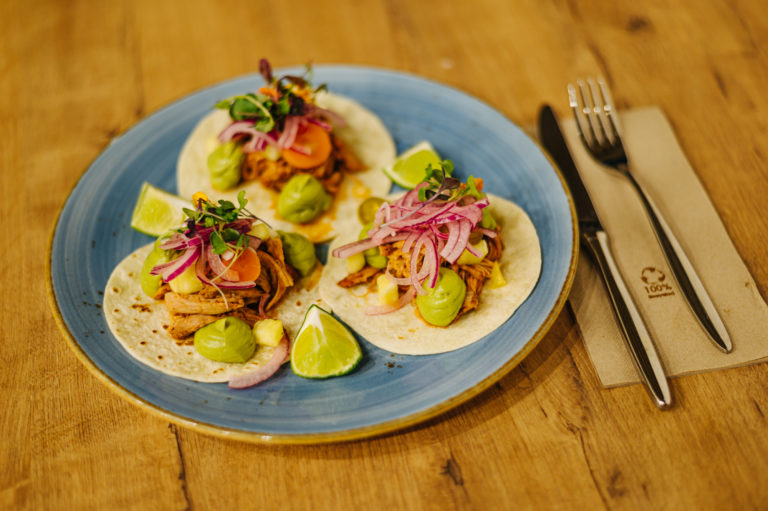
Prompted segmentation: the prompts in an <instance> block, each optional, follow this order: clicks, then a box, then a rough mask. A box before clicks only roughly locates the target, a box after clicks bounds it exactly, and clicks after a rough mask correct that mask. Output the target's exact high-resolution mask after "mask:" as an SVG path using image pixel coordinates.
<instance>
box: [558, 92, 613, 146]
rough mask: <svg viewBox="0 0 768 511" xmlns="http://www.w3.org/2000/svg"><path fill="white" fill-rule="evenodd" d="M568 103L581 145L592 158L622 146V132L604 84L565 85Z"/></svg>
mask: <svg viewBox="0 0 768 511" xmlns="http://www.w3.org/2000/svg"><path fill="white" fill-rule="evenodd" d="M568 99H569V103H570V105H571V109H572V110H573V116H574V118H575V119H576V125H577V126H578V128H579V133H580V134H581V137H582V139H583V140H584V144H586V146H587V148H588V149H589V150H590V151H591V152H592V153H593V154H595V155H597V154H599V153H602V152H605V151H606V150H608V149H611V148H614V149H615V148H617V146H621V128H620V127H619V120H618V118H617V116H616V113H615V110H614V107H613V98H611V93H610V91H609V90H608V86H607V85H606V84H605V80H603V79H602V78H598V79H597V80H595V79H594V78H587V80H586V81H585V80H581V79H579V80H577V81H576V86H574V85H573V84H570V83H569V84H568Z"/></svg>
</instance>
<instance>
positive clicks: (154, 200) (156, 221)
mask: <svg viewBox="0 0 768 511" xmlns="http://www.w3.org/2000/svg"><path fill="white" fill-rule="evenodd" d="M181 208H190V209H191V208H192V202H191V201H186V200H184V199H182V198H181V197H177V196H176V195H173V194H171V193H168V192H166V191H165V190H161V189H160V188H156V187H154V186H152V185H151V184H149V183H146V182H145V183H144V184H143V185H142V186H141V192H140V193H139V198H138V200H137V201H136V206H134V208H133V216H132V217H131V227H133V228H134V229H136V230H137V231H139V232H143V233H144V234H149V235H150V236H160V235H161V234H164V233H166V232H167V231H168V230H169V229H175V228H176V227H179V226H181V223H182V222H183V221H184V212H183V211H182V210H181Z"/></svg>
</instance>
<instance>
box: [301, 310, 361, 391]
mask: <svg viewBox="0 0 768 511" xmlns="http://www.w3.org/2000/svg"><path fill="white" fill-rule="evenodd" d="M362 358H363V352H362V351H361V350H360V345H359V344H357V341H356V340H355V336H354V335H352V332H350V331H349V330H348V329H347V327H345V326H344V325H342V324H341V322H339V320H337V319H336V318H334V317H333V316H331V315H330V314H329V313H328V312H326V311H324V310H323V309H321V308H320V307H318V306H317V305H314V304H312V306H310V308H309V310H307V313H306V315H305V316H304V322H303V323H302V324H301V327H300V328H299V332H298V333H297V334H296V339H295V340H294V342H293V347H292V348H291V369H293V372H294V373H295V374H297V375H299V376H302V377H304V378H330V377H332V376H342V375H344V374H347V373H349V372H350V371H352V370H353V369H354V368H355V367H356V366H357V364H358V363H359V362H360V360H361V359H362Z"/></svg>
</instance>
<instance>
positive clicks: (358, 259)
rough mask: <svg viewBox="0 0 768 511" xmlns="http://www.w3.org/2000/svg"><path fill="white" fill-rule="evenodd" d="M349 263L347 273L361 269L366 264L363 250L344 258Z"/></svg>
mask: <svg viewBox="0 0 768 511" xmlns="http://www.w3.org/2000/svg"><path fill="white" fill-rule="evenodd" d="M344 262H345V263H347V273H355V272H356V271H360V270H362V269H363V266H365V256H364V255H363V253H362V252H358V253H357V254H354V255H351V256H349V257H347V258H346V259H345V260H344Z"/></svg>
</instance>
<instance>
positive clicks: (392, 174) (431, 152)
mask: <svg viewBox="0 0 768 511" xmlns="http://www.w3.org/2000/svg"><path fill="white" fill-rule="evenodd" d="M419 153H425V154H423V155H419ZM412 157H414V158H416V160H414V161H411V162H409V161H408V160H409V159H411V158H412ZM419 162H421V163H420V164H419ZM427 162H428V163H433V164H435V165H437V164H439V163H440V156H439V155H438V154H437V152H436V151H435V148H434V147H432V144H431V143H429V141H427V140H422V141H421V142H418V143H417V144H415V145H414V146H413V147H411V148H409V149H407V150H405V151H403V153H402V154H400V155H399V156H398V157H397V158H396V159H395V161H394V162H393V163H392V165H389V166H387V167H384V168H383V169H382V171H383V172H384V175H386V176H387V177H388V178H389V179H391V180H392V181H393V182H394V183H395V184H397V185H399V186H402V187H403V188H405V189H408V190H412V189H413V188H415V187H416V185H418V184H419V183H420V182H421V181H422V180H423V179H424V177H425V174H424V169H425V168H426V163H427ZM414 164H416V165H417V166H416V167H413V165H414Z"/></svg>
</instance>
